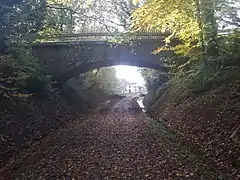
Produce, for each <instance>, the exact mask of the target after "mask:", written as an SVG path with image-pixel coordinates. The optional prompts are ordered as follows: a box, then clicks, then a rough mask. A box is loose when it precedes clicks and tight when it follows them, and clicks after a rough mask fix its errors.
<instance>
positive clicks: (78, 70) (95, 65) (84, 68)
mask: <svg viewBox="0 0 240 180" xmlns="http://www.w3.org/2000/svg"><path fill="white" fill-rule="evenodd" d="M117 65H129V66H137V67H146V68H150V69H157V70H159V71H162V72H167V71H168V69H167V67H165V66H164V65H163V63H161V62H159V63H156V62H151V61H150V60H149V61H146V60H138V61H131V60H129V61H113V60H106V61H99V62H92V63H87V64H81V65H79V66H76V67H74V68H73V69H71V70H69V71H67V72H66V73H63V74H61V75H60V76H58V77H57V80H59V81H60V82H66V81H67V80H69V79H71V78H73V77H77V76H78V75H80V74H82V73H85V72H88V71H90V70H93V69H99V68H103V67H109V66H117Z"/></svg>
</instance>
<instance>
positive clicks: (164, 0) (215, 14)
mask: <svg viewBox="0 0 240 180" xmlns="http://www.w3.org/2000/svg"><path fill="white" fill-rule="evenodd" d="M229 26H230V29H233V28H234V27H236V28H239V4H238V0H213V1H209V0H161V1H160V0H149V1H147V2H146V3H145V4H144V5H143V6H142V7H140V8H138V9H137V10H135V12H134V13H133V16H132V30H133V31H139V30H158V31H169V32H170V35H169V36H168V37H167V38H166V39H165V42H166V46H165V47H163V48H159V49H157V50H156V51H155V52H156V53H158V52H160V51H162V50H165V49H172V50H174V52H175V57H173V58H169V59H168V60H167V61H166V62H167V64H168V65H170V67H171V72H173V73H174V74H175V75H177V77H176V76H175V77H176V80H177V81H178V82H179V84H188V85H190V84H191V89H193V87H195V88H196V89H204V88H206V87H207V86H208V87H209V85H210V84H214V81H216V82H217V81H219V80H220V79H226V77H228V78H229V77H230V76H226V74H229V75H230V74H232V73H229V71H228V69H231V68H232V67H230V66H229V62H230V60H229V59H231V60H236V59H238V58H236V57H239V55H237V56H236V53H233V51H234V52H236V50H235V49H238V48H239V44H238V45H237V43H234V42H236V41H238V40H237V39H238V38H237V34H238V33H233V32H228V33H230V34H228V35H225V36H224V35H221V34H220V32H222V31H223V30H225V29H227V28H229ZM220 27H221V28H220ZM236 30H237V29H236ZM238 30H239V29H238ZM230 37H235V40H233V38H230ZM229 38H230V39H231V40H230V39H229ZM173 39H175V40H177V41H178V42H179V44H178V45H176V46H172V47H171V46H169V43H170V42H171V41H172V40H173ZM219 44H220V45H219ZM229 44H234V45H233V46H234V47H233V46H232V48H231V49H229V48H228V46H229ZM229 54H231V56H229ZM233 54H235V55H233ZM235 64H236V63H235ZM235 69H237V68H235ZM234 72H236V71H234ZM183 81H184V82H183Z"/></svg>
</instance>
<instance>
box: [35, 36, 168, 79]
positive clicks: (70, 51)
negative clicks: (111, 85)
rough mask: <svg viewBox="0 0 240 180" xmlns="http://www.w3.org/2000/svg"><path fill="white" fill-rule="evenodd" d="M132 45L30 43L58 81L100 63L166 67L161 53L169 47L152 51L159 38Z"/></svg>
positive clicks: (101, 65)
mask: <svg viewBox="0 0 240 180" xmlns="http://www.w3.org/2000/svg"><path fill="white" fill-rule="evenodd" d="M132 44H133V45H131V46H129V45H124V44H112V43H109V42H107V41H82V42H49V43H40V44H35V45H33V51H34V54H35V55H36V57H37V58H38V60H39V61H40V62H41V63H42V65H43V67H44V68H45V70H46V72H48V73H50V74H52V75H53V77H54V78H55V79H57V80H59V81H61V82H66V81H67V80H69V79H71V78H72V77H76V76H78V75H79V74H81V73H84V72H87V71H89V70H92V69H97V68H101V67H108V66H115V65H131V66H138V67H147V68H152V69H159V70H161V71H166V68H165V67H164V65H163V63H162V62H161V61H160V58H161V57H169V56H171V55H172V52H171V51H167V52H162V53H160V55H153V54H152V52H153V51H154V50H155V49H157V48H158V47H162V46H164V45H165V43H164V42H163V41H162V40H159V39H144V40H136V41H132Z"/></svg>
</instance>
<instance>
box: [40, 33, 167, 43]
mask: <svg viewBox="0 0 240 180" xmlns="http://www.w3.org/2000/svg"><path fill="white" fill-rule="evenodd" d="M168 35H169V33H160V32H139V33H108V32H98V33H96V32H86V33H78V34H58V35H55V36H45V37H43V41H44V42H77V41H81V42H83V41H87V42H89V41H116V40H117V39H119V38H121V39H126V40H128V41H136V40H163V39H165V38H166V37H167V36H168Z"/></svg>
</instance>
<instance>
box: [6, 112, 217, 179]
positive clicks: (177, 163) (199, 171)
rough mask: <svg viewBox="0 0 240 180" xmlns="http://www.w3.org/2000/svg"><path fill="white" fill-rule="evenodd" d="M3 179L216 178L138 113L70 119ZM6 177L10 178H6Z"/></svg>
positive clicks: (15, 162)
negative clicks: (69, 121)
mask: <svg viewBox="0 0 240 180" xmlns="http://www.w3.org/2000/svg"><path fill="white" fill-rule="evenodd" d="M2 175H4V179H24V180H27V179H34V180H38V179H50V180H51V179H67V180H68V179H69V180H73V179H75V180H76V179H80V180H108V179H113V180H115V179H127V180H135V179H144V180H145V179H153V180H156V179H157V180H158V179H204V180H205V179H211V180H212V179H218V177H219V174H218V172H215V171H214V170H213V169H211V168H209V166H208V165H206V163H204V161H202V160H201V159H200V158H198V157H197V156H195V155H194V154H193V153H192V152H191V151H190V150H189V148H185V147H184V146H183V144H181V143H179V141H178V140H177V138H176V135H174V134H172V133H170V132H168V131H167V129H166V128H165V127H164V126H163V125H162V124H156V122H155V121H153V120H151V119H149V118H147V117H146V116H145V115H144V114H142V113H141V112H125V113H120V112H114V113H113V112H112V113H101V114H99V113H96V114H93V115H91V116H89V117H86V119H85V120H83V121H82V120H79V121H78V120H75V121H72V122H71V123H69V124H68V125H67V126H66V127H64V128H62V129H60V130H59V131H57V132H56V133H52V134H50V135H49V136H48V137H46V138H44V139H43V140H42V141H40V142H37V143H36V144H34V145H33V146H32V148H30V149H28V150H25V151H23V152H22V153H20V155H19V157H17V158H15V159H14V160H13V161H12V162H11V163H9V164H8V166H7V167H6V168H5V169H4V172H2ZM11 176H12V177H11Z"/></svg>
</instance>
